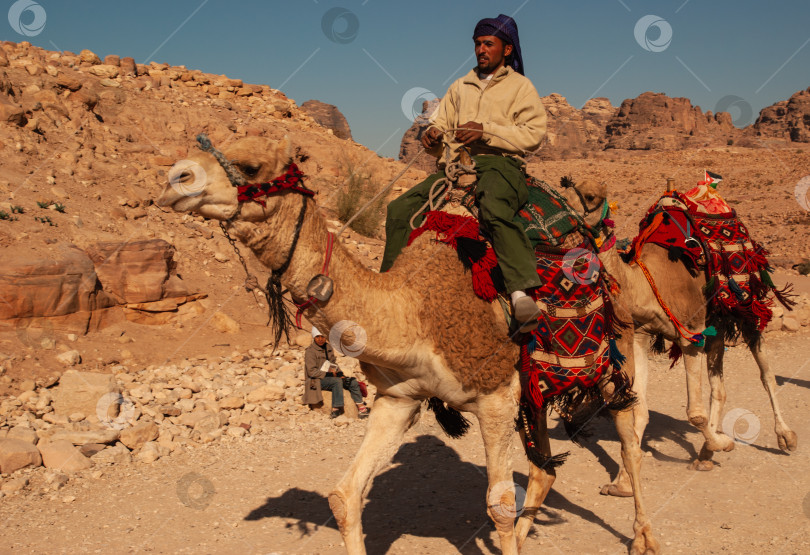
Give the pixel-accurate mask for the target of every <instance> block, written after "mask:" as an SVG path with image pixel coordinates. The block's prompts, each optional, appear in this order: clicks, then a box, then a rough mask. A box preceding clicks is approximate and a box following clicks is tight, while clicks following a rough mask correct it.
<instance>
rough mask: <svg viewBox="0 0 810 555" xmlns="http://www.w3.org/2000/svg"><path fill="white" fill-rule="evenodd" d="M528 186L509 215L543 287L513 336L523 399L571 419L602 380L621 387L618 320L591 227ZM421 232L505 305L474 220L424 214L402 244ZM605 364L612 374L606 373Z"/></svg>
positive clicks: (478, 289)
mask: <svg viewBox="0 0 810 555" xmlns="http://www.w3.org/2000/svg"><path fill="white" fill-rule="evenodd" d="M527 184H528V185H529V200H528V202H527V203H526V205H525V206H524V207H523V208H522V209H521V210H520V212H519V213H518V214H517V215H516V216H515V221H516V222H518V223H519V224H520V225H522V226H523V228H524V229H525V230H526V233H527V235H528V237H529V239H530V240H531V242H532V244H533V246H534V248H535V254H536V256H537V273H538V275H539V276H540V281H541V282H542V283H543V284H544V285H543V286H542V287H539V288H537V289H535V290H534V291H532V297H533V298H534V300H535V302H536V303H537V306H538V308H539V309H540V312H541V318H540V324H539V326H538V328H537V329H536V330H535V331H533V332H531V333H530V334H522V336H520V338H519V339H518V341H519V342H520V362H519V368H520V372H521V383H522V391H523V401H524V406H528V407H527V408H529V409H530V410H538V411H539V410H541V409H542V408H543V407H544V406H548V405H549V404H551V405H553V406H555V407H556V408H557V409H558V410H559V412H560V414H561V415H563V416H564V417H566V418H567V419H570V418H569V417H570V416H571V415H572V414H573V413H574V412H575V411H576V408H577V405H579V404H580V403H581V402H583V401H585V400H588V401H592V400H593V399H594V398H595V396H596V395H599V393H598V388H597V384H598V383H599V381H600V380H601V379H603V378H604V379H610V380H612V381H614V382H615V383H616V385H617V386H618V387H616V388H615V391H616V392H625V391H626V390H627V389H628V388H627V387H626V385H627V384H626V383H625V382H626V378H625V376H624V374H623V373H622V372H620V371H619V369H620V365H621V363H622V362H623V360H624V357H623V356H622V355H621V354H620V353H619V352H618V349H616V347H615V341H614V339H615V336H616V333H617V330H616V328H617V326H618V325H619V324H620V323H619V322H617V321H616V319H615V318H614V317H613V309H612V306H611V302H610V298H609V296H608V289H609V280H608V278H607V275H606V273H605V271H604V269H603V267H602V264H601V263H600V261H599V259H598V258H597V253H598V249H597V247H596V245H595V243H594V237H595V233H594V232H593V230H592V229H590V228H589V227H588V226H587V224H585V222H584V221H583V220H582V219H581V217H579V216H578V214H576V213H575V212H574V211H573V210H572V209H571V208H570V207H569V206H568V205H567V203H566V201H565V199H564V198H563V197H562V196H561V195H560V194H559V193H557V192H556V191H555V190H554V189H552V188H551V187H550V186H549V185H547V184H546V183H544V182H542V181H539V180H536V179H534V178H529V180H528V183H527ZM467 200H468V199H467ZM462 204H464V201H463V202H462ZM425 232H433V233H435V234H436V240H437V241H439V242H442V243H445V244H447V245H450V246H451V247H453V248H454V249H456V251H457V253H458V255H459V258H460V259H461V261H462V263H463V264H464V266H465V267H466V268H467V269H468V270H470V271H471V274H472V285H473V290H474V291H475V293H476V295H478V296H479V297H481V298H482V299H484V300H486V301H488V302H492V301H494V300H495V299H496V298H498V297H499V295H501V296H502V297H501V300H502V302H503V304H504V305H505V306H508V301H505V300H504V298H503V295H505V293H506V292H505V291H504V284H503V276H502V274H501V271H500V269H499V267H498V261H497V258H496V256H495V252H494V250H493V249H492V247H491V245H490V243H489V241H488V240H487V238H486V237H485V236H484V232H483V230H481V229H480V227H479V222H478V220H477V219H475V218H474V217H472V216H465V215H459V214H450V213H447V212H442V211H431V212H428V213H427V214H426V219H425V221H424V223H423V225H422V226H421V227H420V228H418V229H416V230H415V231H414V232H413V233H412V234H411V237H410V239H409V244H410V242H412V241H414V240H415V239H416V238H417V237H419V236H420V235H422V234H423V233H425ZM611 364H612V365H613V366H614V368H615V369H616V371H615V372H611V371H610V369H609V367H610V366H611ZM599 399H601V395H599ZM614 400H615V399H614Z"/></svg>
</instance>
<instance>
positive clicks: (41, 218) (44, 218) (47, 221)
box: [34, 216, 56, 227]
mask: <svg viewBox="0 0 810 555" xmlns="http://www.w3.org/2000/svg"><path fill="white" fill-rule="evenodd" d="M34 219H35V220H36V221H38V222H40V223H43V224H48V225H49V226H52V227H55V226H56V224H55V223H53V222H52V221H51V218H50V217H48V216H37V217H36V218H34Z"/></svg>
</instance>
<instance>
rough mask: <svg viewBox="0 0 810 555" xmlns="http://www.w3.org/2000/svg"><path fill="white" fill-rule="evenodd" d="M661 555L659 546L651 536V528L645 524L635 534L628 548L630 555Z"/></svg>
mask: <svg viewBox="0 0 810 555" xmlns="http://www.w3.org/2000/svg"><path fill="white" fill-rule="evenodd" d="M659 553H661V546H660V545H659V544H658V540H656V539H655V538H654V537H653V535H652V526H650V524H649V523H647V524H645V525H644V526H643V527H642V528H641V530H639V531H638V532H636V537H635V538H633V545H631V546H630V554H631V555H658V554H659Z"/></svg>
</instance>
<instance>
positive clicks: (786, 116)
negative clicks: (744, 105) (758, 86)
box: [753, 87, 810, 143]
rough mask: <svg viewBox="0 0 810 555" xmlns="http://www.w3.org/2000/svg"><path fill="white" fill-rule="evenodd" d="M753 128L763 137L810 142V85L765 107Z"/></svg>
mask: <svg viewBox="0 0 810 555" xmlns="http://www.w3.org/2000/svg"><path fill="white" fill-rule="evenodd" d="M753 128H754V129H755V130H756V133H757V135H760V136H762V137H775V138H780V139H788V140H790V141H793V142H797V143H810V87H808V88H807V90H803V91H799V92H797V93H796V94H794V95H793V96H791V97H790V98H789V99H788V100H783V101H781V102H777V103H776V104H773V105H772V106H768V107H767V108H765V109H763V110H762V111H761V112H760V113H759V118H757V121H756V122H755V123H754V125H753Z"/></svg>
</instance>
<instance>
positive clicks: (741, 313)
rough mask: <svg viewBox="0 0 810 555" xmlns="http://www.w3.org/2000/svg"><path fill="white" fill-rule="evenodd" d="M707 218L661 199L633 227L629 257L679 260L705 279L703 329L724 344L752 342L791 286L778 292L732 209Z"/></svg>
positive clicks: (675, 195)
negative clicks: (655, 252)
mask: <svg viewBox="0 0 810 555" xmlns="http://www.w3.org/2000/svg"><path fill="white" fill-rule="evenodd" d="M725 206H726V207H727V209H728V211H727V212H725V213H719V214H712V213H708V212H707V211H705V210H701V209H700V206H699V205H698V204H696V203H695V202H693V200H692V199H690V198H689V197H688V196H687V195H684V194H682V193H679V192H677V191H670V192H667V193H666V194H664V195H663V196H662V197H661V198H660V199H659V200H658V202H656V203H655V204H654V205H653V206H652V207H651V208H650V209H649V211H648V212H647V215H646V216H645V217H644V219H643V220H642V221H641V223H640V224H639V234H638V236H637V237H636V238H635V239H634V240H633V244H632V249H631V253H630V255H631V256H633V257H634V258H637V257H638V253H640V251H641V249H642V248H643V246H644V244H646V243H654V244H657V245H659V246H661V247H663V248H665V249H668V252H669V258H670V260H682V261H683V262H684V264H686V265H687V267H689V268H690V269H692V270H693V272H697V271H703V272H704V273H705V275H706V280H707V283H706V288H705V291H704V293H705V296H706V300H707V301H708V303H709V305H708V306H709V317H708V322H707V325H710V326H713V327H715V328H716V329H717V330H718V331H722V332H723V334H724V337H725V339H727V340H734V339H736V338H737V337H739V335H740V334H742V335H743V339H744V340H745V341H746V342H751V341H756V339H758V337H759V334H760V333H761V332H762V330H763V329H765V326H767V325H768V322H770V320H771V318H772V315H773V314H772V310H771V307H772V306H773V300H771V299H769V298H768V293H769V292H773V294H774V296H775V297H776V298H777V299H778V300H779V302H781V303H782V304H783V305H784V306H785V307H786V308H788V309H790V308H791V307H792V306H793V305H794V304H795V303H794V302H793V301H792V300H791V299H790V297H791V296H792V295H790V288H791V286H790V285H788V286H786V287H785V288H784V289H782V290H779V289H777V288H776V287H775V286H774V283H773V281H772V280H771V271H772V270H771V268H770V266H769V264H768V259H767V255H768V252H767V251H766V250H765V248H764V247H763V246H762V245H760V244H759V243H757V242H756V241H754V240H753V239H752V238H751V236H750V234H749V233H748V229H747V228H746V227H745V225H744V224H743V223H742V222H741V221H740V220H739V218H738V217H737V214H736V212H735V211H734V209H733V208H731V207H728V206H727V205H725Z"/></svg>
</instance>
